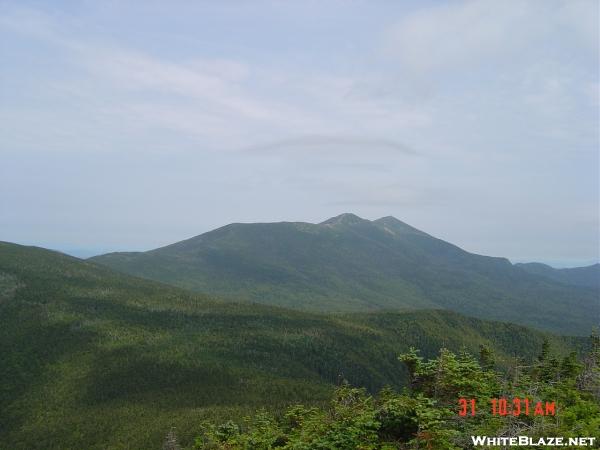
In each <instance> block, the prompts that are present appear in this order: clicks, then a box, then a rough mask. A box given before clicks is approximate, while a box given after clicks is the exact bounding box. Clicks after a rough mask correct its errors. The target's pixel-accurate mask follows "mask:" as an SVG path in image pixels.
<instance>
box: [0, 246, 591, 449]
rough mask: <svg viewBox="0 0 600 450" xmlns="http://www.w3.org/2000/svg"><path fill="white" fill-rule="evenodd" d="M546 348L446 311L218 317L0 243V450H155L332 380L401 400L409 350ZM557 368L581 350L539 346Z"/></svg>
mask: <svg viewBox="0 0 600 450" xmlns="http://www.w3.org/2000/svg"><path fill="white" fill-rule="evenodd" d="M544 336H545V335H544V334H542V333H540V332H537V331H533V330H530V329H526V328H523V327H520V326H516V325H511V324H503V323H497V322H485V321H480V320H477V319H473V318H465V317H462V316H460V315H458V314H456V313H452V312H448V311H418V312H405V313H401V312H394V313H372V314H349V315H344V316H335V317H334V316H325V315H317V314H312V313H305V312H299V311H291V310H285V309H280V308H275V307H268V306H261V305H257V304H251V303H243V304H239V303H226V302H222V301H218V300H215V299H210V298H207V297H205V296H201V295H197V294H190V293H188V292H185V291H183V290H180V289H177V288H173V287H169V286H165V285H162V284H159V283H156V282H152V281H147V280H143V279H139V278H134V277H131V276H128V275H124V274H119V273H116V272H113V271H112V270H110V269H108V268H104V267H101V266H97V265H95V264H92V263H89V262H86V261H82V260H78V259H76V258H72V257H69V256H66V255H63V254H60V253H56V252H52V251H48V250H44V249H40V248H34V247H23V246H19V245H15V244H9V243H0V354H1V355H2V364H0V448H11V449H28V450H29V449H38V448H39V449H53V448H60V449H70V448H73V449H75V448H77V449H81V448H86V449H95V448H97V449H100V448H102V449H106V448H159V447H160V443H161V441H162V439H163V437H164V435H165V433H166V432H167V431H168V430H169V429H170V427H172V426H175V427H177V430H178V435H179V436H180V438H181V439H182V440H183V441H184V442H185V441H186V440H187V442H189V440H190V439H191V438H192V437H193V435H194V433H196V431H197V426H198V423H199V422H200V421H201V420H203V419H211V420H220V419H223V418H229V417H239V416H240V414H243V413H245V412H250V411H254V410H255V409H256V408H258V407H261V406H265V407H267V408H268V409H269V410H272V411H277V410H278V409H279V408H281V407H283V406H284V405H286V404H289V403H292V402H304V403H306V404H314V403H315V402H319V401H321V400H323V399H326V398H328V396H329V394H330V391H331V388H332V387H333V386H334V385H335V384H337V383H339V381H340V380H341V379H347V380H348V381H349V382H350V383H351V384H353V385H357V386H366V387H367V388H369V389H370V390H372V391H375V390H377V389H379V388H381V387H383V386H384V385H391V386H394V387H397V388H398V387H401V386H402V385H403V384H404V382H405V376H406V373H405V370H404V369H403V367H402V365H401V364H400V363H399V361H398V360H397V355H398V354H399V353H401V352H403V351H406V350H407V349H408V348H409V347H410V346H413V345H414V346H417V347H419V348H421V349H423V350H424V354H425V355H426V356H433V355H434V354H435V353H436V352H437V351H438V349H439V348H440V347H441V346H446V347H449V348H450V349H454V350H458V349H460V348H461V347H463V346H466V348H468V349H469V350H471V351H472V352H477V351H478V348H479V345H480V344H488V345H490V346H491V347H493V348H494V349H495V351H496V353H497V355H498V357H499V360H500V361H501V363H503V364H509V363H510V361H514V356H515V355H523V356H525V357H529V358H530V357H532V356H533V355H535V354H537V353H538V352H539V349H540V348H541V345H542V341H543V338H544ZM546 336H547V337H548V338H549V339H550V341H551V342H552V345H553V347H554V348H556V349H557V350H558V351H559V352H560V353H562V354H565V353H566V352H567V351H568V350H569V348H572V347H573V346H577V345H578V344H579V342H580V341H579V340H578V339H573V338H561V337H556V336H552V335H546Z"/></svg>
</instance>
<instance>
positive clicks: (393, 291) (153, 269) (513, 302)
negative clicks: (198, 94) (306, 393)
mask: <svg viewBox="0 0 600 450" xmlns="http://www.w3.org/2000/svg"><path fill="white" fill-rule="evenodd" d="M89 261H92V262H95V263H98V264H103V265H107V266H109V267H111V268H113V269H116V270H120V271H122V272H125V273H128V274H131V275H136V276H141V277H144V278H149V279H154V280H157V281H161V282H165V283H168V284H173V285H175V286H179V287H183V288H185V289H191V290H194V291H197V292H203V293H207V294H211V295H218V296H222V297H228V298H238V299H241V300H249V301H253V302H258V303H264V304H273V305H278V306H283V307H287V308H294V309H299V310H307V311H316V312H352V311H356V312H360V311H376V310H382V309H402V308H408V309H430V308H442V309H449V310H452V311H456V312H459V313H462V314H468V315H471V316H474V317H479V318H483V319H491V320H503V321H511V322H514V323H520V324H523V325H528V326H534V327H537V328H540V329H546V330H549V331H556V332H561V333H573V334H587V333H588V331H589V330H590V329H591V327H593V326H594V325H597V320H596V318H594V317H590V316H591V315H590V311H594V310H595V309H597V308H598V302H597V292H596V290H594V288H593V287H588V286H571V285H566V284H564V283H560V282H558V281H556V280H552V279H548V278H547V277H541V276H539V275H538V274H532V273H529V272H528V271H526V270H524V269H522V268H520V267H519V266H515V265H512V264H511V263H510V261H509V260H508V259H506V258H502V257H492V256H485V255H477V254H474V253H469V252H467V251H465V250H463V249H461V248H460V247H458V246H456V245H454V244H451V243H449V242H446V241H443V240H441V239H438V238H436V237H434V236H431V235H429V234H427V233H426V232H423V231H421V230H418V229H416V228H414V227H412V226H410V225H408V224H406V223H404V222H402V221H400V220H398V219H396V218H394V217H392V216H386V217H382V218H380V219H376V220H374V221H370V220H366V219H362V218H360V217H358V216H356V215H354V214H351V213H344V214H341V215H339V216H335V217H332V218H330V219H328V220H325V221H323V222H321V223H318V224H311V223H307V222H275V223H245V224H241V223H234V224H229V225H225V226H223V227H220V228H217V229H215V230H212V231H208V232H206V233H203V234H201V235H198V236H194V237H192V238H189V239H186V240H183V241H179V242H176V243H173V244H170V245H167V246H164V247H160V248H157V249H153V250H150V251H148V252H139V253H109V254H106V255H100V256H96V257H93V258H90V259H89Z"/></svg>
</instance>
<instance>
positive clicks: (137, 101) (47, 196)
mask: <svg viewBox="0 0 600 450" xmlns="http://www.w3.org/2000/svg"><path fill="white" fill-rule="evenodd" d="M598 13H599V3H598V2H596V1H592V0H590V1H586V0H582V1H577V0H573V1H558V0H556V1H554V0H549V1H541V0H538V1H520V2H497V1H486V0H482V1H448V2H438V1H424V2H423V1H416V0H414V1H406V2H367V1H359V0H355V1H349V2H347V1H341V0H331V1H327V2H317V1H302V2H299V1H290V2H275V1H256V2H238V1H232V2H183V1H172V2H157V1H144V2H142V1H128V2H111V1H108V2H66V1H57V2H41V1H33V0H32V1H4V2H1V3H0V40H1V42H2V45H1V46H0V53H1V55H2V60H3V69H2V71H0V119H1V120H0V135H1V136H2V139H1V140H0V156H1V160H0V240H6V241H11V242H16V243H21V244H29V245H38V246H43V247H47V248H53V249H58V250H60V251H63V252H66V253H70V254H74V255H76V256H92V255H93V254H99V253H104V252H108V251H116V250H122V251H125V250H148V249H152V248H156V247H159V246H162V245H166V244H169V243H172V242H176V241H180V240H183V239H186V238H189V237H192V236H195V235H198V234H201V233H204V232H207V231H210V230H212V229H215V228H217V227H220V226H223V225H226V224H228V223H232V222H277V221H306V222H320V221H323V220H325V219H326V218H328V217H331V216H335V215H337V214H340V213H342V212H346V211H351V212H353V213H355V214H357V215H359V216H361V217H365V218H368V219H375V218H377V217H381V216H387V215H392V216H395V217H397V218H398V219H400V220H402V221H404V222H406V223H409V224H411V225H412V226H414V227H416V228H419V229H421V230H423V231H425V232H427V233H429V234H431V235H434V236H436V237H438V238H440V239H444V240H446V241H448V242H451V243H453V244H455V245H458V246H460V247H461V248H463V249H465V250H467V251H470V252H473V253H479V254H484V255H493V256H504V257H507V258H509V259H510V260H511V261H513V262H516V261H519V262H524V261H538V262H543V263H547V264H550V265H553V266H555V267H565V266H580V265H586V264H589V263H593V262H598V260H599V259H600V257H599V251H600V248H599V247H600V236H599V233H600V218H599V216H600V211H599V202H600V198H599V196H600V191H599V189H600V186H599V182H600V180H599V162H600V161H599V146H600V136H599V133H600V130H599V125H598V124H599V120H600V117H599V112H598V110H599V106H600V101H599V93H598V92H599V78H600V74H599V63H600V61H599V56H598V54H599V43H598V33H599V29H598V27H599V25H598V20H597V18H598Z"/></svg>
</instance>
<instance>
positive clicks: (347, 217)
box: [319, 213, 368, 225]
mask: <svg viewBox="0 0 600 450" xmlns="http://www.w3.org/2000/svg"><path fill="white" fill-rule="evenodd" d="M363 222H368V220H366V219H363V218H362V217H358V216H357V215H356V214H352V213H343V214H340V215H339V216H335V217H332V218H331V219H327V220H326V221H324V222H321V223H320V224H319V225H353V224H355V223H363Z"/></svg>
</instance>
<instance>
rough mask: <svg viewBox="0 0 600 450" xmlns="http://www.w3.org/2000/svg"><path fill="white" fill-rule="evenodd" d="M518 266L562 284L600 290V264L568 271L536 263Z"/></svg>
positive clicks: (568, 269)
mask: <svg viewBox="0 0 600 450" xmlns="http://www.w3.org/2000/svg"><path fill="white" fill-rule="evenodd" d="M516 266H518V267H520V268H521V269H523V270H525V271H527V272H529V273H532V274H535V275H541V276H543V277H545V278H549V279H551V280H554V281H558V282H560V283H564V284H571V285H573V286H584V287H590V288H594V289H596V290H597V289H599V288H600V264H592V265H591V266H585V267H572V268H567V269H555V268H554V267H551V266H549V265H547V264H542V263H535V262H532V263H519V264H516Z"/></svg>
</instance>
